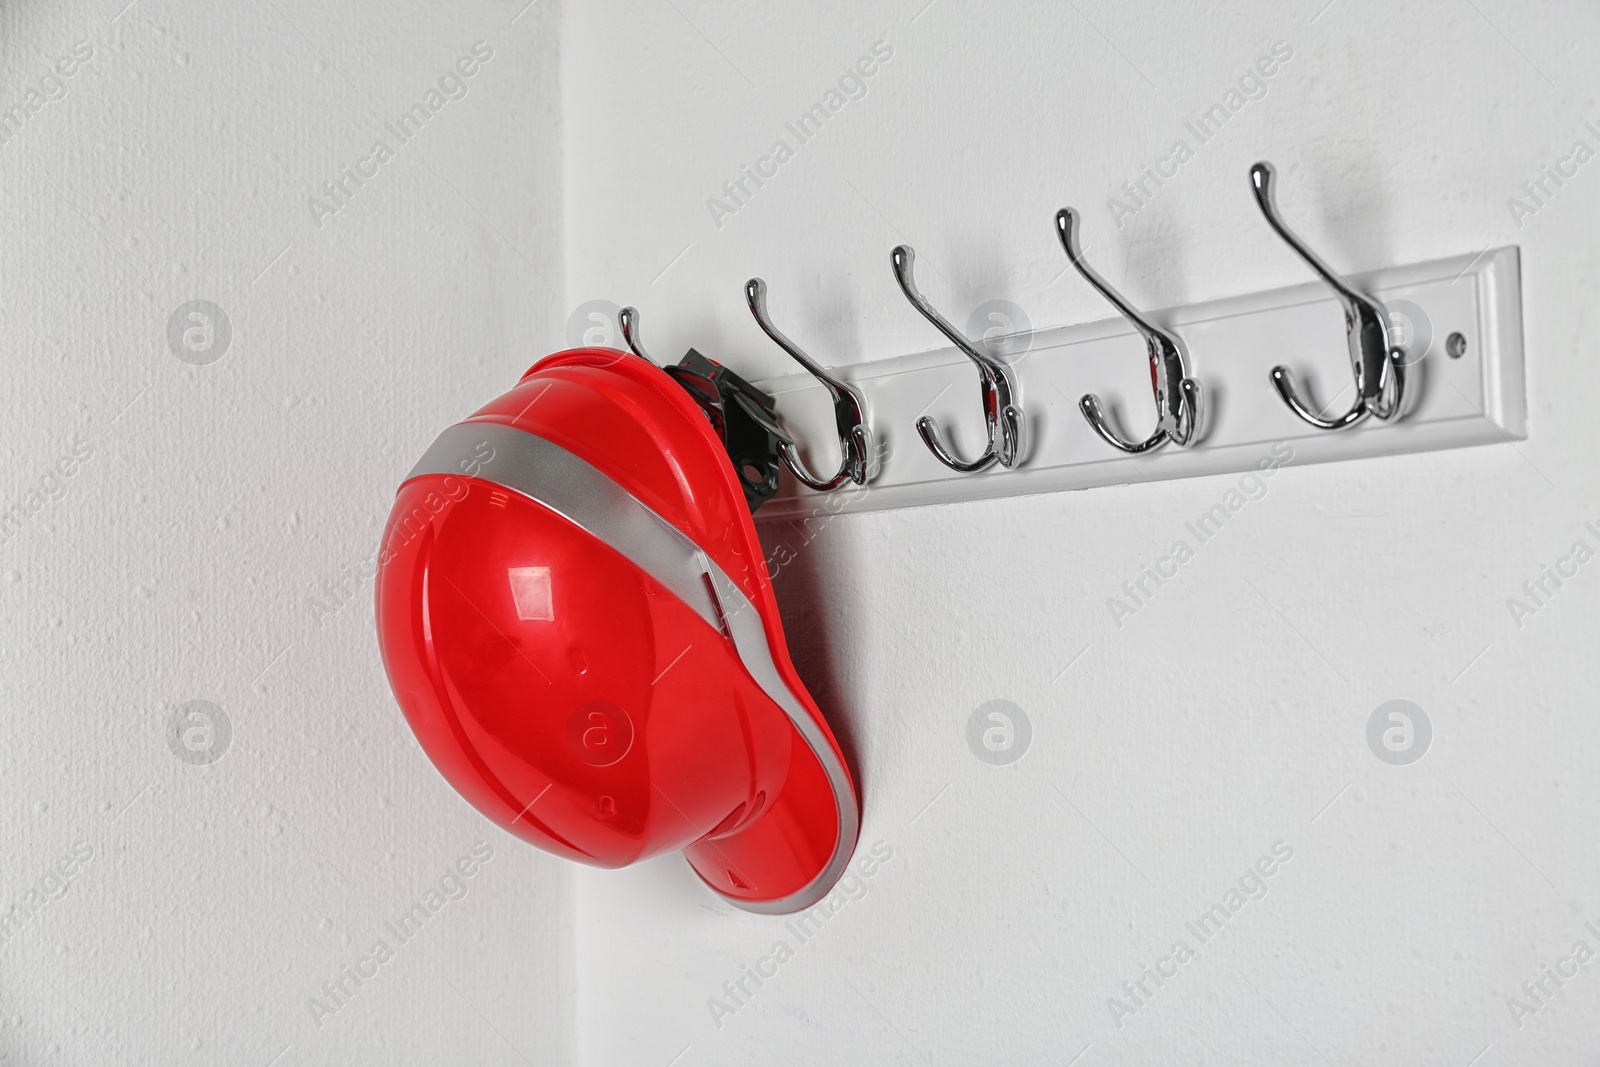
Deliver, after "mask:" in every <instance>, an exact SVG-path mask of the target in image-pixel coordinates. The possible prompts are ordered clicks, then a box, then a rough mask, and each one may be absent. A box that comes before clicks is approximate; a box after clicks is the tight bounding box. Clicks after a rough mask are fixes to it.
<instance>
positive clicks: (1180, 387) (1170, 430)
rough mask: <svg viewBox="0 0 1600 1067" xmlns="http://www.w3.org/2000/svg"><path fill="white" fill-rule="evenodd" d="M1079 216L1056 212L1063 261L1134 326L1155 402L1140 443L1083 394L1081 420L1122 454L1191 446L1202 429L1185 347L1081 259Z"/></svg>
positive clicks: (1197, 390)
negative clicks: (1150, 429) (1151, 427)
mask: <svg viewBox="0 0 1600 1067" xmlns="http://www.w3.org/2000/svg"><path fill="white" fill-rule="evenodd" d="M1078 225H1079V218H1078V213H1077V212H1076V211H1074V210H1072V209H1071V208H1070V207H1064V208H1062V209H1061V210H1060V211H1058V212H1056V234H1057V235H1058V236H1059V237H1060V238H1061V247H1062V248H1063V249H1065V250H1066V253H1067V258H1068V259H1069V260H1071V261H1072V265H1073V266H1074V267H1076V268H1077V269H1078V273H1079V274H1081V275H1082V276H1083V280H1084V281H1086V282H1088V283H1089V284H1090V285H1092V286H1094V288H1095V291H1096V292H1098V293H1099V294H1100V295H1101V296H1103V297H1105V298H1106V299H1107V300H1109V301H1110V302H1111V306H1112V307H1114V308H1116V309H1117V310H1118V311H1119V312H1121V313H1122V317H1123V318H1125V319H1127V320H1128V321H1129V322H1131V323H1133V326H1134V329H1136V330H1138V331H1139V333H1140V335H1141V336H1143V337H1144V344H1145V349H1146V350H1147V351H1148V352H1149V355H1150V387H1151V389H1152V390H1154V392H1155V397H1156V430H1155V433H1153V434H1151V435H1150V436H1149V437H1147V438H1145V439H1144V440H1143V441H1127V440H1124V439H1123V438H1122V437H1121V435H1119V434H1118V433H1117V432H1116V431H1115V430H1113V429H1112V428H1111V427H1110V426H1108V425H1107V424H1106V417H1105V412H1103V411H1102V410H1101V408H1100V398H1099V397H1097V396H1095V395H1094V394H1093V393H1085V394H1084V396H1083V399H1082V400H1079V401H1078V408H1079V410H1081V411H1082V412H1083V417H1084V418H1085V419H1088V420H1089V425H1090V426H1092V427H1094V430H1095V432H1096V433H1098V434H1099V435H1100V436H1101V437H1103V438H1104V439H1105V440H1106V442H1107V443H1108V444H1110V445H1112V446H1113V447H1114V448H1120V449H1121V450H1122V451H1124V452H1133V453H1139V452H1148V451H1150V450H1151V449H1152V448H1158V447H1160V446H1161V445H1163V444H1165V443H1166V442H1167V441H1171V442H1172V443H1173V444H1175V445H1177V446H1178V447H1179V448H1183V447H1185V446H1187V445H1191V444H1193V443H1194V442H1195V441H1196V440H1197V439H1198V434H1197V431H1198V430H1199V428H1200V424H1201V417H1200V414H1201V393H1200V383H1199V382H1197V381H1195V380H1194V379H1193V378H1191V377H1189V375H1188V370H1187V368H1186V367H1185V366H1184V358H1183V345H1182V343H1181V342H1180V341H1179V340H1178V338H1177V337H1175V336H1174V335H1172V334H1170V333H1168V332H1167V331H1165V330H1163V329H1161V328H1160V327H1159V326H1156V325H1155V324H1153V323H1151V322H1150V321H1149V320H1148V319H1146V318H1145V317H1144V316H1143V315H1141V314H1139V312H1138V310H1137V309H1136V308H1134V306H1133V305H1132V304H1129V303H1128V302H1127V301H1126V300H1124V299H1123V298H1122V294H1121V293H1118V292H1117V291H1116V290H1115V289H1113V288H1111V286H1110V285H1108V284H1107V283H1106V280H1105V279H1104V278H1102V277H1100V275H1098V274H1096V273H1095V270H1094V268H1093V267H1091V266H1089V264H1088V262H1087V261H1085V260H1084V258H1083V251H1082V249H1080V248H1079V247H1078Z"/></svg>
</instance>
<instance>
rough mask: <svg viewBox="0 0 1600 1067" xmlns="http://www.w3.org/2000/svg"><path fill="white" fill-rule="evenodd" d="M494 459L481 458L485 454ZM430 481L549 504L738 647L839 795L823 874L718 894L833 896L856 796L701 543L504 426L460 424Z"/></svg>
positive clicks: (436, 445) (428, 463) (740, 597)
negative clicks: (766, 888) (786, 890)
mask: <svg viewBox="0 0 1600 1067" xmlns="http://www.w3.org/2000/svg"><path fill="white" fill-rule="evenodd" d="M485 444H487V445H488V446H489V447H490V448H491V449H492V450H493V451H492V452H491V453H490V458H488V459H484V458H483V453H482V451H481V446H483V445H485ZM426 474H443V475H454V476H456V477H468V478H476V479H479V480H480V481H485V482H490V483H492V484H494V485H498V486H501V487H502V488H505V489H509V490H511V491H512V492H515V493H518V494H521V495H522V496H525V497H527V498H528V499H529V500H533V501H536V502H537V503H539V504H542V505H544V506H545V507H547V508H549V509H550V510H551V511H554V512H555V513H556V514H558V515H560V516H561V517H563V518H565V519H566V520H568V521H569V522H571V523H572V524H573V525H575V526H577V527H579V528H580V529H582V530H585V531H587V532H588V533H590V534H592V535H593V536H594V537H596V538H598V539H599V540H601V541H603V542H605V543H606V544H607V545H609V546H611V547H612V548H614V549H615V550H616V551H618V552H620V553H621V554H622V555H623V556H625V557H627V558H628V559H629V560H630V561H632V562H633V563H634V564H635V565H636V566H638V568H639V569H640V570H642V571H644V572H645V573H646V574H648V575H649V576H650V577H651V578H653V579H655V580H656V581H657V582H659V583H660V584H661V585H662V586H664V587H666V588H667V589H668V590H670V591H671V592H672V593H673V594H674V595H676V596H677V597H678V599H680V600H682V601H683V602H684V603H685V604H687V605H689V607H690V608H691V609H693V610H694V612H695V613H696V614H698V615H699V616H700V617H701V618H703V619H704V620H705V621H706V623H707V625H709V626H710V627H711V628H712V629H714V630H716V631H718V632H719V633H723V634H726V635H727V636H728V637H729V638H731V639H732V641H733V645H734V648H735V650H736V651H737V652H738V655H739V660H740V662H742V663H743V664H744V668H745V670H746V671H748V672H749V674H750V677H751V678H752V679H754V680H755V683H756V684H757V685H759V686H760V687H761V689H762V691H763V692H765V693H766V694H767V696H768V697H770V698H771V699H772V700H773V702H774V703H776V704H777V705H778V706H779V707H780V708H782V709H783V710H784V712H785V713H786V714H787V715H788V716H789V720H790V721H791V722H792V723H793V724H794V727H795V729H796V730H798V731H799V733H800V736H801V737H802V738H804V739H805V742H806V745H807V747H809V748H810V749H811V752H812V754H813V755H815V756H816V758H817V760H818V762H819V763H821V764H822V769H823V772H824V773H825V774H826V775H827V776H828V784H829V785H830V786H831V787H832V792H833V800H834V806H835V808H836V809H837V813H838V827H839V833H838V837H837V839H836V840H835V842H834V850H833V855H832V856H830V857H829V859H828V863H827V865H826V866H824V868H823V870H822V873H820V874H819V875H817V877H816V878H814V879H813V880H812V881H811V882H810V884H808V885H807V886H806V887H805V888H804V889H801V890H800V891H798V892H796V893H793V894H791V895H790V896H787V897H783V898H781V899H778V900H767V901H749V900H740V899H738V898H737V897H730V896H727V895H726V894H720V893H719V894H718V895H719V896H722V897H723V899H724V900H727V901H728V902H729V903H730V904H734V905H736V906H737V907H740V908H742V909H744V910H746V911H754V912H761V913H764V914H769V915H778V914H784V913H786V912H791V911H798V910H800V909H802V908H807V907H810V906H811V905H812V904H814V903H816V902H817V901H818V900H820V899H822V897H823V896H825V895H826V894H827V892H828V890H830V889H832V888H833V885H834V883H835V882H837V881H838V879H839V876H840V875H842V874H843V873H844V869H845V866H846V864H848V863H849V862H850V853H851V850H852V849H853V848H854V846H855V840H856V833H857V831H858V830H859V829H860V821H861V813H860V811H859V810H858V809H857V807H856V799H855V791H854V790H853V789H852V788H851V787H850V776H849V774H848V773H847V772H846V771H845V768H844V764H843V763H842V762H841V761H840V759H839V757H838V754H837V753H836V752H835V751H834V748H833V745H832V744H831V743H830V742H829V740H828V737H827V735H826V734H824V733H823V732H822V728H821V727H820V726H819V725H818V724H817V721H816V720H815V719H813V718H812V717H811V713H810V712H809V711H807V710H806V708H805V705H804V704H803V703H802V702H801V701H800V700H799V699H798V698H796V696H795V695H794V693H792V692H791V691H790V690H789V687H788V686H787V685H786V684H784V681H783V676H782V675H781V674H779V672H778V666H777V664H776V663H775V662H774V661H773V658H772V648H771V646H770V645H769V644H768V643H767V632H766V628H765V627H764V626H763V624H762V621H761V615H760V612H758V611H757V610H756V606H755V604H754V603H752V602H751V600H750V598H749V597H748V596H746V595H745V593H744V591H743V590H742V589H740V588H739V585H738V583H737V582H735V581H734V580H733V579H732V578H730V577H729V576H728V574H727V573H726V572H725V571H724V570H723V569H722V568H721V567H719V566H717V564H716V562H715V561H714V560H712V559H711V557H710V556H708V555H707V554H706V553H705V552H704V551H703V550H702V549H701V548H700V546H698V545H696V544H695V543H694V541H692V540H690V539H689V537H688V536H687V535H686V534H684V533H683V531H681V530H679V529H678V528H677V527H676V526H673V525H672V524H671V523H670V522H668V521H667V520H666V519H663V518H662V517H661V516H660V515H658V514H656V513H655V512H654V511H652V510H651V509H650V508H649V507H648V506H646V505H645V504H644V503H643V502H642V501H640V500H639V499H638V498H637V497H635V496H634V495H633V494H632V493H629V492H628V491H627V490H626V489H624V488H623V487H622V486H621V485H619V484H618V483H617V482H616V481H615V480H613V479H612V478H611V476H610V475H608V474H606V473H605V472H604V471H602V470H600V468H598V467H596V466H595V465H594V464H592V463H590V462H589V461H588V460H585V459H584V458H582V457H581V456H578V455H576V454H574V453H572V452H569V451H567V450H566V449H565V448H562V447H561V446H560V445H558V444H556V443H555V442H553V441H547V440H545V439H544V438H542V437H538V436H536V435H534V434H531V433H528V432H527V431H526V430H519V429H517V428H516V427H514V426H506V425H503V424H501V423H497V422H462V423H457V424H456V425H454V426H452V427H450V428H449V429H448V430H446V431H445V432H444V433H442V434H440V435H439V437H438V440H436V441H434V442H433V444H432V445H430V446H429V448H428V451H427V452H425V453H423V456H422V458H421V459H420V460H418V461H417V465H416V466H415V467H413V468H411V473H410V474H408V475H406V480H407V481H410V480H411V479H412V478H417V477H421V476H422V475H426Z"/></svg>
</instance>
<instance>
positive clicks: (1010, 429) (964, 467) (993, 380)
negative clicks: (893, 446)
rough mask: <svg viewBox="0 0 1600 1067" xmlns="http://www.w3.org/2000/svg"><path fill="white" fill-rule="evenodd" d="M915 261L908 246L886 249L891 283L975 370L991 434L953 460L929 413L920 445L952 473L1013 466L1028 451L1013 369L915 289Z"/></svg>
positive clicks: (924, 418) (919, 430)
mask: <svg viewBox="0 0 1600 1067" xmlns="http://www.w3.org/2000/svg"><path fill="white" fill-rule="evenodd" d="M915 260H916V253H915V252H913V251H912V250H911V246H910V245H899V246H898V247H896V248H895V250H894V251H893V252H891V253H890V263H891V264H892V265H893V267H894V277H895V281H897V282H899V283H900V291H901V292H902V293H904V294H905V295H906V299H907V300H909V301H911V306H912V307H914V308H916V309H917V310H918V311H920V312H922V317H923V318H925V319H927V320H928V321H929V322H931V323H933V324H934V326H936V327H938V329H939V332H940V333H942V334H944V335H945V336H946V337H948V338H949V339H950V343H951V344H953V345H955V346H956V347H957V348H959V349H960V350H961V351H962V353H963V354H964V355H965V356H966V357H967V358H968V359H970V360H972V362H973V364H974V365H975V366H976V367H977V368H978V383H979V385H980V386H981V387H982V389H983V420H984V425H985V427H986V429H987V431H988V435H989V436H988V443H987V444H986V445H985V446H984V450H983V454H982V455H981V456H979V457H978V458H977V459H974V460H970V461H969V460H964V459H959V458H957V456H956V455H955V454H954V453H953V452H951V451H950V449H949V448H948V447H947V446H946V445H945V443H944V434H943V433H942V432H941V431H940V429H939V425H938V423H936V422H934V421H933V419H932V418H931V417H929V416H927V415H924V416H922V417H921V418H920V419H918V420H917V433H918V434H920V435H921V436H922V443H923V444H925V445H927V446H928V451H930V452H932V453H933V454H934V456H935V457H936V458H937V459H938V460H939V462H940V463H943V464H944V465H945V466H946V467H949V468H950V469H951V470H953V471H960V472H961V473H962V474H973V473H976V472H978V471H982V470H988V469H989V468H990V467H992V466H993V465H994V464H995V463H996V462H999V464H1000V466H1002V467H1008V468H1009V467H1015V466H1016V465H1017V464H1018V463H1021V462H1022V457H1023V456H1024V455H1025V454H1026V452H1027V445H1026V441H1025V438H1024V432H1025V431H1024V427H1025V425H1026V424H1025V422H1024V419H1023V414H1022V403H1021V391H1020V390H1019V389H1018V387H1017V382H1016V379H1015V378H1014V377H1013V375H1012V373H1011V368H1010V367H1008V366H1006V365H1005V364H1004V363H1002V362H1000V361H999V360H997V359H995V358H994V357H993V356H990V355H988V354H987V353H985V352H983V351H982V350H980V349H979V348H978V347H977V346H976V345H974V344H973V343H972V342H971V341H969V340H967V339H966V337H964V336H962V334H961V333H960V332H958V331H957V330H956V328H955V327H954V326H952V325H950V324H949V323H948V322H946V321H945V319H944V316H942V315H940V314H939V313H938V312H937V311H935V310H934V309H933V305H931V304H929V303H928V301H927V299H926V298H924V297H923V295H922V294H921V293H920V292H918V291H917V282H916V279H915V277H913V275H912V264H913V263H914V262H915Z"/></svg>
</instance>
